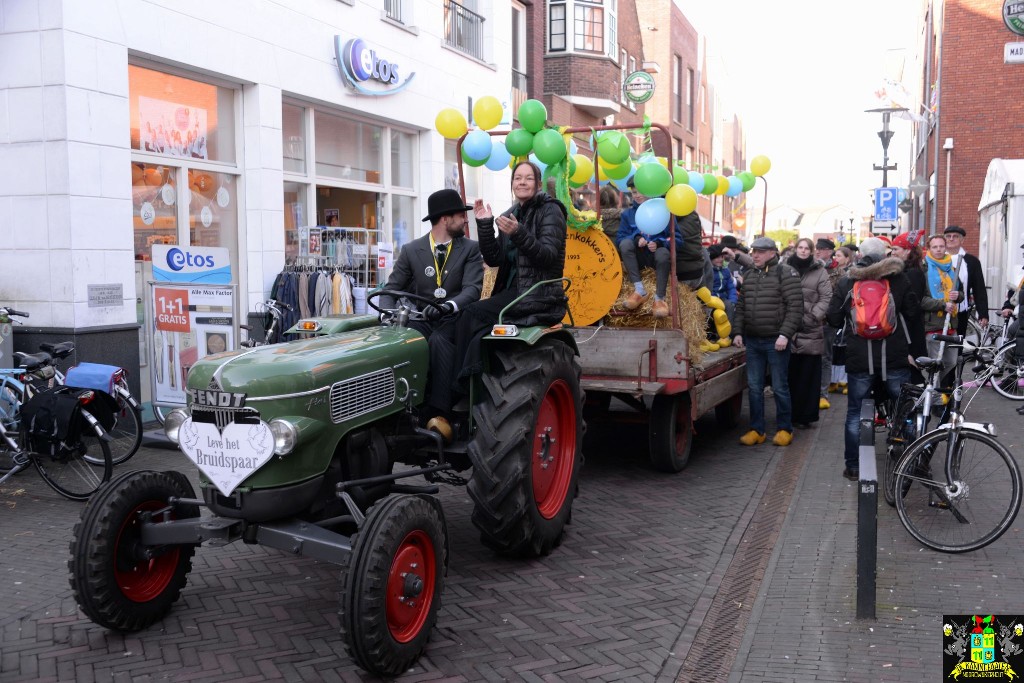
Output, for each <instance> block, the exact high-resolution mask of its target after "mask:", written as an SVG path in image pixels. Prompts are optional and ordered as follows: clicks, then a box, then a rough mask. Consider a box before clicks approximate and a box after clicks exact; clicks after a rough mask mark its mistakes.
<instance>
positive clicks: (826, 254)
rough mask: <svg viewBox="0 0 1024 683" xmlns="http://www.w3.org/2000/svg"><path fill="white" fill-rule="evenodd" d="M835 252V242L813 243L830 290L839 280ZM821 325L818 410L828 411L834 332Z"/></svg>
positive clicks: (823, 239)
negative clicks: (821, 345)
mask: <svg viewBox="0 0 1024 683" xmlns="http://www.w3.org/2000/svg"><path fill="white" fill-rule="evenodd" d="M835 251H836V244H835V242H833V241H832V240H830V239H828V238H827V237H819V238H818V241H817V242H815V243H814V258H816V259H818V260H819V261H821V262H822V263H823V264H824V265H825V272H826V273H827V274H828V280H829V287H830V288H831V287H835V282H836V281H837V280H838V279H839V275H838V271H839V268H838V266H837V265H836V262H835V259H833V258H832V255H833V254H834V253H835ZM805 303H806V302H805ZM825 307H826V308H827V307H828V304H827V303H826V304H825ZM824 317H825V316H824V314H822V319H824ZM822 325H823V326H824V329H823V330H822V340H823V344H824V352H823V353H822V354H821V386H820V387H819V388H820V391H819V392H818V394H819V395H818V409H819V410H828V409H829V408H831V407H832V404H831V403H829V400H828V385H829V383H830V382H831V381H832V344H833V342H834V341H835V337H836V331H835V330H834V329H832V328H831V327H829V324H828V323H827V322H822ZM794 405H795V404H794ZM794 411H795V408H794Z"/></svg>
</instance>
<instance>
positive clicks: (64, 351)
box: [39, 341, 75, 359]
mask: <svg viewBox="0 0 1024 683" xmlns="http://www.w3.org/2000/svg"><path fill="white" fill-rule="evenodd" d="M39 348H40V349H42V350H43V351H45V352H46V353H48V354H50V355H51V356H53V357H54V358H61V359H64V358H67V357H68V356H70V355H71V354H72V352H74V350H75V343H74V342H69V341H63V342H59V343H57V344H51V343H50V342H43V343H42V344H40V345H39Z"/></svg>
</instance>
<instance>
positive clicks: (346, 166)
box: [314, 111, 383, 184]
mask: <svg viewBox="0 0 1024 683" xmlns="http://www.w3.org/2000/svg"><path fill="white" fill-rule="evenodd" d="M314 117H315V123H314V126H315V135H314V139H315V141H316V142H315V147H316V152H315V153H316V174H317V175H318V176H324V177H327V178H337V179H339V180H347V181H356V182H365V183H376V184H379V183H381V182H382V181H381V169H382V166H383V154H382V147H381V136H382V135H383V129H382V128H381V127H380V126H375V125H372V124H369V123H363V122H361V121H354V120H352V119H346V118H342V117H340V116H334V115H332V114H327V113H324V112H321V111H318V112H315V114H314Z"/></svg>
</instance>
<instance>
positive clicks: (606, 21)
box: [548, 0, 618, 59]
mask: <svg viewBox="0 0 1024 683" xmlns="http://www.w3.org/2000/svg"><path fill="white" fill-rule="evenodd" d="M570 31H571V32H572V36H571V39H570V36H569V32H570ZM617 49H618V0H549V1H548V51H549V52H566V51H569V52H581V53H586V54H599V55H606V56H608V57H610V58H611V59H615V54H616V50H617Z"/></svg>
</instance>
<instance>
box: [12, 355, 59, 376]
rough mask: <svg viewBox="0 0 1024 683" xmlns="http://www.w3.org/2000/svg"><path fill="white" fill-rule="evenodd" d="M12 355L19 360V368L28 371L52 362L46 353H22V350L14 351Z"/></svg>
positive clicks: (51, 358)
mask: <svg viewBox="0 0 1024 683" xmlns="http://www.w3.org/2000/svg"><path fill="white" fill-rule="evenodd" d="M14 355H15V356H16V357H17V358H18V360H19V361H20V362H21V369H22V370H26V371H28V372H32V371H33V370H38V369H39V368H41V367H43V366H44V365H49V364H50V363H51V362H53V357H52V356H50V354H48V353H42V352H41V353H24V352H22V351H16V352H15V353H14Z"/></svg>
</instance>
